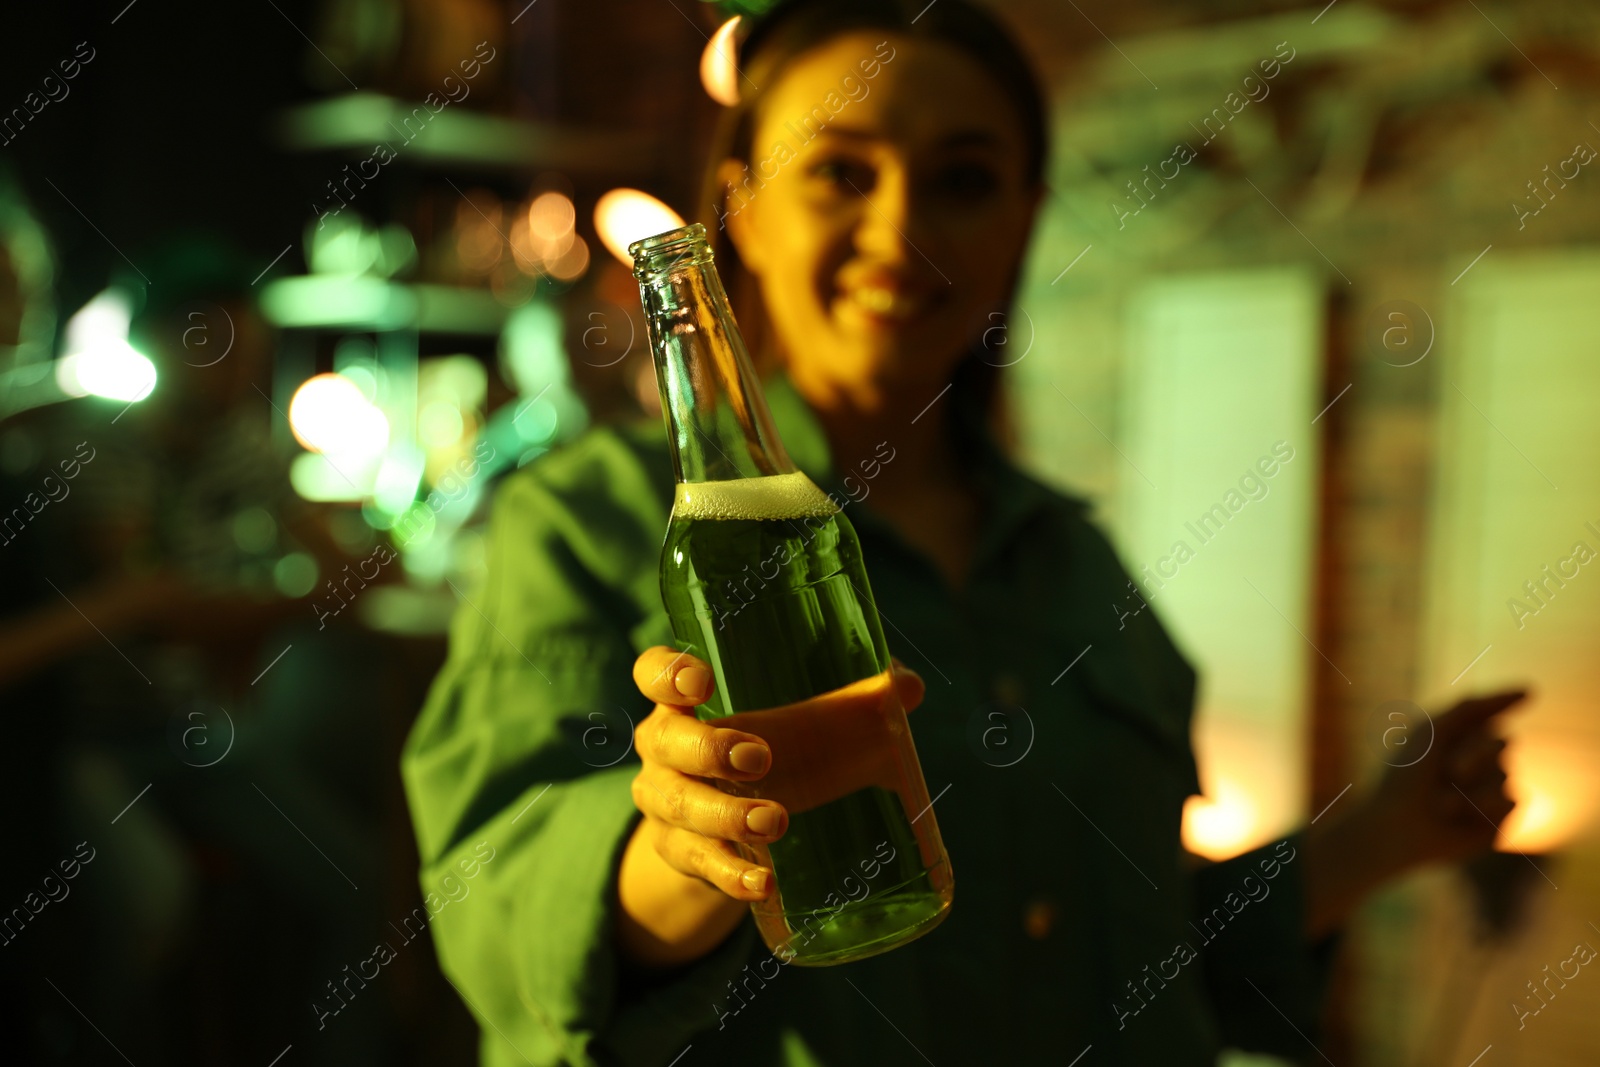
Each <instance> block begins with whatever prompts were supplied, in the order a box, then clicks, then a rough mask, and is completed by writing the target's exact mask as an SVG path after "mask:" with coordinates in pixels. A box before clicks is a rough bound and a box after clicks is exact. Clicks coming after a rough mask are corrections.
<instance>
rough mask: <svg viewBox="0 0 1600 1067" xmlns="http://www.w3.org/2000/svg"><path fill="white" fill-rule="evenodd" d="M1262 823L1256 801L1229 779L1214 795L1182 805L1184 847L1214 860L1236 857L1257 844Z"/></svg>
mask: <svg viewBox="0 0 1600 1067" xmlns="http://www.w3.org/2000/svg"><path fill="white" fill-rule="evenodd" d="M1259 821H1260V818H1259V813H1258V811H1257V809H1256V804H1255V801H1254V799H1253V798H1252V797H1251V796H1250V794H1248V793H1246V792H1245V791H1244V790H1242V789H1240V788H1239V787H1238V786H1236V785H1234V783H1233V782H1232V781H1230V780H1228V779H1226V778H1223V779H1219V780H1218V782H1217V784H1216V788H1215V789H1214V790H1213V791H1212V795H1210V796H1204V797H1198V796H1192V797H1190V798H1189V799H1188V800H1186V801H1185V802H1184V805H1183V846H1184V847H1185V848H1187V849H1188V850H1189V851H1190V852H1193V853H1196V854H1197V855H1201V856H1204V857H1206V858H1207V859H1211V860H1225V859H1227V858H1229V857H1230V856H1237V855H1238V854H1239V853H1241V852H1244V851H1246V850H1247V849H1248V848H1249V847H1250V846H1251V845H1253V844H1255V838H1256V836H1257V833H1258V826H1257V823H1258V822H1259Z"/></svg>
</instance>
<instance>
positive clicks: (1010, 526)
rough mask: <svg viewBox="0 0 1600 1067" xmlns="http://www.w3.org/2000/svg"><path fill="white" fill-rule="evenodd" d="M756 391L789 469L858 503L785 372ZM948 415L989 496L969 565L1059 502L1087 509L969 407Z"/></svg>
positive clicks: (856, 475) (867, 516)
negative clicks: (1017, 455)
mask: <svg viewBox="0 0 1600 1067" xmlns="http://www.w3.org/2000/svg"><path fill="white" fill-rule="evenodd" d="M762 391H763V393H764V394H765V396H766V399H767V408H768V410H769V411H771V413H772V421H773V425H774V427H775V428H776V429H777V431H778V437H779V439H780V440H782V441H783V446H784V450H785V451H787V452H788V453H789V458H790V459H791V460H793V461H794V465H795V466H796V467H799V468H800V469H801V470H802V471H804V472H805V473H806V474H807V475H808V476H809V477H810V478H811V480H812V481H814V482H816V483H817V485H818V487H820V488H821V489H822V490H823V491H824V492H828V493H831V494H832V495H833V496H834V498H835V499H837V500H839V501H841V502H843V503H845V504H848V503H851V502H854V501H856V500H858V499H862V495H861V494H862V485H863V484H864V483H865V482H866V481H867V480H866V479H863V477H862V475H861V473H860V472H855V471H843V472H840V471H836V470H835V469H834V466H833V456H832V454H831V452H830V450H829V447H828V439H827V435H826V434H825V433H824V432H823V429H822V423H821V421H820V420H818V418H817V416H816V414H815V413H814V412H813V411H812V410H811V408H810V406H809V405H808V404H807V403H806V401H805V399H804V398H803V397H802V396H801V395H800V393H799V391H798V390H797V389H795V387H794V383H793V382H792V381H790V379H789V376H788V374H786V373H785V372H783V371H782V370H778V371H775V372H773V374H772V375H771V376H770V377H768V378H767V379H765V380H764V381H763V382H762ZM952 417H953V418H954V419H955V420H956V426H955V432H956V435H957V438H958V440H959V441H960V443H961V448H962V449H963V451H964V453H965V454H966V455H968V456H969V457H970V458H971V461H972V469H973V473H974V475H975V477H976V479H977V483H978V484H979V485H980V486H982V487H983V489H984V490H985V492H987V493H988V495H989V499H988V502H987V507H986V508H985V511H984V516H983V519H982V523H981V527H980V533H979V539H978V542H979V543H978V547H977V555H976V558H975V560H974V564H975V566H976V565H977V564H981V563H982V562H983V561H984V560H985V559H986V558H988V556H990V555H991V554H993V553H997V552H999V551H1001V550H1002V549H1004V548H1005V546H1006V545H1007V544H1008V543H1009V541H1010V539H1011V536H1012V534H1013V533H1014V532H1015V531H1016V530H1017V529H1018V528H1019V527H1020V526H1021V525H1022V524H1023V522H1024V521H1025V520H1027V519H1028V518H1030V517H1031V516H1032V515H1033V514H1034V513H1036V512H1038V511H1042V510H1045V509H1047V508H1050V507H1052V506H1054V507H1060V506H1061V505H1063V504H1065V505H1067V506H1068V507H1070V508H1072V509H1074V510H1084V509H1086V508H1087V507H1088V502H1087V501H1085V500H1083V499H1081V498H1079V497H1075V496H1070V495H1067V494H1063V493H1060V492H1058V491H1056V490H1054V489H1051V488H1050V487H1048V486H1046V485H1044V484H1043V483H1042V482H1040V481H1038V480H1037V479H1035V478H1034V477H1032V476H1031V475H1029V474H1027V473H1026V472H1025V471H1023V470H1021V469H1020V468H1019V467H1018V466H1017V465H1016V464H1015V463H1013V462H1012V461H1011V459H1010V458H1009V457H1007V456H1006V454H1005V452H1004V451H1003V450H1002V449H1001V448H1000V445H999V444H998V442H996V441H995V440H994V437H993V435H992V434H991V433H990V432H989V429H988V427H987V426H986V425H984V420H983V418H982V417H981V416H980V415H979V414H978V413H977V412H976V410H975V409H974V408H973V406H972V405H970V404H962V403H956V404H955V410H954V411H953V412H952ZM888 445H889V447H890V448H893V447H894V442H893V441H889V442H888ZM852 476H853V477H852ZM847 479H848V481H847ZM852 486H854V490H855V491H854V492H852V491H851V487H852ZM870 491H871V490H870V488H869V489H867V492H869V493H870ZM850 518H851V521H852V522H854V523H856V524H857V525H860V524H862V523H863V522H866V523H867V524H869V525H878V526H882V525H884V524H883V523H882V522H881V520H879V519H878V518H877V516H876V515H873V514H871V513H870V512H867V511H866V510H865V509H861V508H857V509H854V510H852V511H851V512H850Z"/></svg>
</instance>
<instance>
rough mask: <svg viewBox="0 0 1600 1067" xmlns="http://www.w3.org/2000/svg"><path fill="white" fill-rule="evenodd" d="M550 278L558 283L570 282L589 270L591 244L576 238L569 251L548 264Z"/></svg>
mask: <svg viewBox="0 0 1600 1067" xmlns="http://www.w3.org/2000/svg"><path fill="white" fill-rule="evenodd" d="M548 267H549V271H550V276H551V277H552V278H554V279H556V280H557V281H561V282H570V281H572V280H573V279H574V278H577V277H578V276H580V275H581V274H583V272H584V271H586V270H588V269H589V243H588V242H587V241H585V240H584V239H583V238H582V237H574V238H573V239H572V244H571V245H570V246H569V247H568V248H567V250H566V251H565V252H563V253H561V255H559V256H557V257H556V258H555V259H553V260H551V261H550V263H549V264H548Z"/></svg>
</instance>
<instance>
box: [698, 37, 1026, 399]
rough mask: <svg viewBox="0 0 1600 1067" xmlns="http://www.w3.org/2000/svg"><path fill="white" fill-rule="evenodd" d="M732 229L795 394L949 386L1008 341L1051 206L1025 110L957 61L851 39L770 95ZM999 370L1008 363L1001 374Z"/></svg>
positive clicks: (736, 198)
mask: <svg viewBox="0 0 1600 1067" xmlns="http://www.w3.org/2000/svg"><path fill="white" fill-rule="evenodd" d="M765 88H766V89H767V90H768V91H767V95H766V98H765V99H764V100H763V101H762V103H761V104H760V106H759V107H758V110H757V113H756V115H755V120H756V121H755V136H754V140H753V143H752V147H751V155H752V156H753V158H752V160H751V161H750V164H749V169H748V170H746V169H745V166H744V164H742V163H740V162H737V161H732V160H730V161H728V162H726V163H724V164H723V167H722V170H721V172H720V177H721V178H722V180H723V184H724V186H725V187H727V186H731V187H732V188H731V191H729V192H728V193H727V205H726V206H727V212H728V213H727V215H726V217H725V220H724V224H725V225H726V226H727V227H728V230H729V234H730V236H731V237H732V239H733V241H734V244H735V246H736V247H737V248H738V251H739V255H740V258H741V259H743V260H744V262H745V264H746V266H747V267H748V268H749V269H750V271H751V272H752V273H753V274H755V275H756V277H757V279H758V280H759V284H760V289H761V294H762V298H763V301H764V303H765V305H766V308H767V312H768V316H769V319H770V320H771V322H772V325H773V328H774V330H775V332H776V334H777V341H778V344H779V346H780V350H781V352H782V354H783V357H784V359H785V361H786V362H787V363H788V365H789V366H790V368H791V371H792V372H793V373H794V374H795V375H796V377H797V378H798V377H804V378H806V379H808V380H811V381H817V380H819V379H821V380H826V381H829V382H831V383H833V385H834V386H836V387H839V388H843V389H852V388H860V387H862V386H866V385H871V386H873V387H875V388H877V389H893V388H896V387H903V386H905V385H916V384H920V385H928V384H935V385H937V384H942V383H943V382H945V381H948V380H949V377H950V374H951V372H952V370H953V369H954V368H955V366H956V364H957V363H958V362H959V360H960V358H961V357H962V355H963V354H964V353H965V351H966V349H967V346H968V344H969V343H970V342H971V341H972V340H973V339H975V338H977V337H978V336H980V335H982V334H983V333H984V331H986V330H990V329H991V328H993V327H994V326H996V325H998V324H1000V323H1001V322H1002V319H1001V318H1000V317H999V315H998V314H996V313H997V312H999V311H1001V310H1002V309H1003V308H1004V307H1005V306H1006V304H1007V302H1008V300H1009V298H1010V295H1011V294H1010V290H1011V285H1012V281H1013V279H1014V277H1015V275H1016V271H1017V268H1018V265H1019V263H1020V260H1021V256H1022V253H1023V250H1024V248H1025V245H1026V241H1027V236H1028V233H1029V230H1030V229H1031V226H1032V222H1033V215H1034V209H1035V207H1036V205H1037V202H1038V198H1039V192H1040V190H1039V189H1038V188H1036V187H1032V186H1030V185H1028V183H1027V180H1026V178H1025V175H1024V169H1025V158H1026V145H1025V141H1024V136H1023V129H1022V123H1021V121H1020V119H1018V118H1017V116H1016V114H1015V111H1014V108H1013V106H1012V105H1011V103H1010V102H1009V100H1008V99H1007V97H1006V96H1005V94H1004V93H1003V92H1002V91H1001V89H1000V88H999V87H998V86H997V85H995V84H994V83H993V82H992V81H991V80H990V78H989V76H988V75H987V74H985V73H984V71H983V69H982V68H981V67H980V66H978V64H977V63H976V61H974V60H972V59H970V58H968V57H967V55H966V54H965V53H963V52H962V51H960V50H959V49H957V48H955V47H954V46H951V45H947V44H942V43H937V42H929V41H919V40H915V39H911V38H906V37H902V36H896V35H894V34H888V33H883V32H851V33H848V34H844V35H841V36H838V37H835V38H833V39H831V40H829V41H827V42H825V43H824V44H821V45H819V46H817V47H816V48H814V49H812V50H811V51H808V52H806V53H804V54H802V55H801V56H799V57H797V58H796V59H795V60H793V61H792V62H790V63H789V64H788V65H787V66H786V67H784V68H783V71H782V73H781V75H780V76H779V80H778V81H777V82H776V83H775V84H772V85H769V86H766V87H765ZM997 358H998V357H997Z"/></svg>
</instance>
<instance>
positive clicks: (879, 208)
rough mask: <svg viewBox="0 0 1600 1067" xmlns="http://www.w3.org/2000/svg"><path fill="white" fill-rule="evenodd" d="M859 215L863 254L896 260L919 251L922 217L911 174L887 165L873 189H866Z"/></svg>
mask: <svg viewBox="0 0 1600 1067" xmlns="http://www.w3.org/2000/svg"><path fill="white" fill-rule="evenodd" d="M861 192H862V196H861V201H862V205H861V212H860V215H859V216H858V218H857V219H856V249H857V251H858V252H860V253H861V254H862V255H864V256H868V257H871V258H873V259H881V260H886V261H890V262H893V261H897V260H902V259H907V258H911V257H914V256H916V255H917V252H916V251H915V250H914V249H915V247H916V246H915V243H914V242H916V241H917V240H918V239H919V236H920V235H921V232H922V230H923V220H922V218H921V217H920V216H921V212H920V210H919V205H918V202H917V198H916V196H915V195H914V190H913V188H912V185H911V182H910V180H909V176H908V175H907V174H906V172H905V171H903V170H898V169H891V168H884V169H882V170H880V171H879V172H878V175H877V180H876V181H874V182H873V184H872V187H871V188H870V189H863V190H862V191H861Z"/></svg>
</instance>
